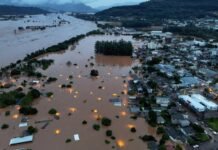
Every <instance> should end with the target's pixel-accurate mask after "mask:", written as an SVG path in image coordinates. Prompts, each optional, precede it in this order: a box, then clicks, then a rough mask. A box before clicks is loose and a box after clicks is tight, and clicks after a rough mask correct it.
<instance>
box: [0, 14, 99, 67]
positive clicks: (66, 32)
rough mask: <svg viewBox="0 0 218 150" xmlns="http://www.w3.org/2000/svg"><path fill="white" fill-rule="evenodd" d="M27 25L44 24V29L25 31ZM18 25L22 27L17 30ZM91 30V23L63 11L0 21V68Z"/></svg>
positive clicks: (93, 25)
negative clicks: (62, 12) (61, 12)
mask: <svg viewBox="0 0 218 150" xmlns="http://www.w3.org/2000/svg"><path fill="white" fill-rule="evenodd" d="M84 24H85V26H84ZM28 26H29V27H32V26H37V27H39V26H40V27H43V26H47V28H46V29H45V30H30V29H28V30H26V27H28ZM19 27H22V28H24V29H25V30H23V29H21V30H18V28H19ZM94 29H96V25H95V23H92V22H88V21H84V20H80V19H76V18H74V17H71V16H68V15H66V14H48V15H35V16H26V17H25V18H22V19H19V20H8V21H0V56H1V59H0V67H2V66H6V65H9V64H10V63H11V62H16V61H17V60H19V59H22V58H24V56H25V55H26V54H29V53H31V52H33V51H36V50H39V49H42V48H47V47H49V46H51V45H54V44H57V43H59V42H63V41H64V40H67V39H69V38H71V37H74V36H76V35H79V34H85V33H87V32H89V31H91V30H94Z"/></svg>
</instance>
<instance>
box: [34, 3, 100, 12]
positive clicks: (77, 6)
mask: <svg viewBox="0 0 218 150" xmlns="http://www.w3.org/2000/svg"><path fill="white" fill-rule="evenodd" d="M37 7H39V8H42V9H44V10H49V11H52V12H77V13H93V12H96V10H94V9H93V8H91V7H89V6H87V5H85V4H83V3H66V4H42V5H38V6H37Z"/></svg>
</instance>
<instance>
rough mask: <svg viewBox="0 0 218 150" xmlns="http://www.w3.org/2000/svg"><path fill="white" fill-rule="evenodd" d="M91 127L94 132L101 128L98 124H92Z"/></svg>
mask: <svg viewBox="0 0 218 150" xmlns="http://www.w3.org/2000/svg"><path fill="white" fill-rule="evenodd" d="M92 127H93V129H94V130H96V131H99V130H100V128H101V126H100V125H98V124H94V125H93V126H92Z"/></svg>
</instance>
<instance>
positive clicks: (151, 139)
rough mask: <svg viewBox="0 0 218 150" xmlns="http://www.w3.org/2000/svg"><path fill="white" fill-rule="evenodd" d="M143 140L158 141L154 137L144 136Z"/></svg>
mask: <svg viewBox="0 0 218 150" xmlns="http://www.w3.org/2000/svg"><path fill="white" fill-rule="evenodd" d="M141 139H142V140H143V141H144V142H147V141H156V139H155V138H154V137H153V136H152V135H144V136H143V137H141Z"/></svg>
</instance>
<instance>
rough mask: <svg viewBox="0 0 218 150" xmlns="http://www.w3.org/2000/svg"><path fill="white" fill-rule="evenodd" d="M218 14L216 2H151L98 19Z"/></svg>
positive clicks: (109, 11) (101, 14) (108, 11)
mask: <svg viewBox="0 0 218 150" xmlns="http://www.w3.org/2000/svg"><path fill="white" fill-rule="evenodd" d="M213 12H218V1H214V0H150V1H147V2H143V3H140V4H139V5H132V6H119V7H112V8H110V9H106V10H103V11H101V12H98V13H96V16H98V17H102V18H104V17H143V18H147V19H154V18H157V19H169V18H170V19H176V18H179V19H183V18H191V17H198V18H200V17H205V16H208V15H211V16H212V15H214V14H213Z"/></svg>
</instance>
